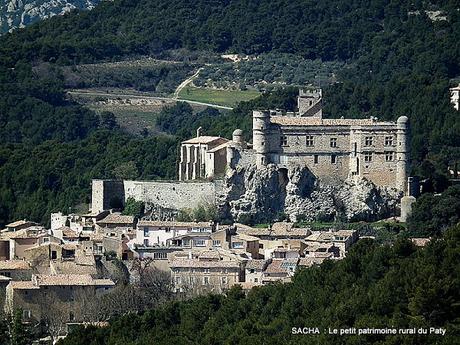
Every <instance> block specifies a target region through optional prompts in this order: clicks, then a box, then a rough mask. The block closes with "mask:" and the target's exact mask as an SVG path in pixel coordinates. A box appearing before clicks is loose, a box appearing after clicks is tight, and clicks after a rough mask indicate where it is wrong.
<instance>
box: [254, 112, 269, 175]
mask: <svg viewBox="0 0 460 345" xmlns="http://www.w3.org/2000/svg"><path fill="white" fill-rule="evenodd" d="M269 125H270V112H268V111H258V110H254V111H253V112H252V140H253V149H254V151H255V152H256V165H257V167H258V168H261V167H263V166H265V165H267V164H268V145H269V142H268V140H267V139H268V138H267V130H268V128H269Z"/></svg>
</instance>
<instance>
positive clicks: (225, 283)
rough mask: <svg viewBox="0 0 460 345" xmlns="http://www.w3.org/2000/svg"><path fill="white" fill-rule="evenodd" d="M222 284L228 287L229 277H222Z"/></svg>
mask: <svg viewBox="0 0 460 345" xmlns="http://www.w3.org/2000/svg"><path fill="white" fill-rule="evenodd" d="M220 282H221V283H222V285H227V284H228V277H227V276H222V277H220Z"/></svg>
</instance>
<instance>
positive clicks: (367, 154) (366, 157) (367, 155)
mask: <svg viewBox="0 0 460 345" xmlns="http://www.w3.org/2000/svg"><path fill="white" fill-rule="evenodd" d="M364 161H365V162H367V163H369V162H372V152H364Z"/></svg>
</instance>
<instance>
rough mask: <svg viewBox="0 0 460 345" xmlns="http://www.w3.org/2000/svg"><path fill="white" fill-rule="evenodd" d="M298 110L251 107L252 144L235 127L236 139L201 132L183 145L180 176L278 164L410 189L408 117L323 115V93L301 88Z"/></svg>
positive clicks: (323, 176) (335, 180)
mask: <svg viewBox="0 0 460 345" xmlns="http://www.w3.org/2000/svg"><path fill="white" fill-rule="evenodd" d="M297 105H298V109H299V110H298V112H282V111H278V110H275V111H273V110H270V111H266V110H262V111H261V110H254V111H253V129H252V131H253V132H252V134H253V143H252V145H251V144H249V143H246V142H245V141H244V140H243V133H242V131H241V130H239V129H237V130H235V131H234V132H233V137H232V140H228V139H225V138H221V137H211V136H202V135H201V134H202V133H201V129H198V131H197V137H196V138H193V139H190V140H187V141H184V142H183V143H182V145H181V159H180V163H179V174H178V175H179V180H181V181H186V180H196V179H212V178H218V177H219V176H221V175H223V174H224V172H225V171H226V169H234V168H236V167H237V166H238V165H240V166H244V165H247V164H254V163H255V164H256V166H257V167H258V168H262V167H264V166H267V165H269V164H275V165H276V166H277V167H278V168H279V169H286V170H289V169H292V168H294V167H307V168H308V169H309V170H310V171H311V172H312V174H313V175H314V176H316V177H317V178H318V179H320V180H322V181H324V182H325V183H329V184H339V183H342V182H343V181H344V180H346V179H348V178H357V179H359V178H366V179H368V180H370V181H372V182H373V183H374V184H375V185H377V186H380V187H388V188H395V189H397V190H399V191H401V192H404V193H407V180H408V176H407V174H408V161H409V154H408V125H409V123H408V118H407V117H406V116H401V117H399V118H398V120H397V122H396V123H394V122H382V121H378V120H377V119H376V118H372V117H371V118H369V119H344V118H340V119H323V116H322V92H321V90H319V89H305V90H300V92H299V96H298V104H297Z"/></svg>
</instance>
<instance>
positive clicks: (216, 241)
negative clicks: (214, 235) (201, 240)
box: [212, 240, 221, 247]
mask: <svg viewBox="0 0 460 345" xmlns="http://www.w3.org/2000/svg"><path fill="white" fill-rule="evenodd" d="M212 246H213V247H220V246H221V244H220V240H213V241H212Z"/></svg>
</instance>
